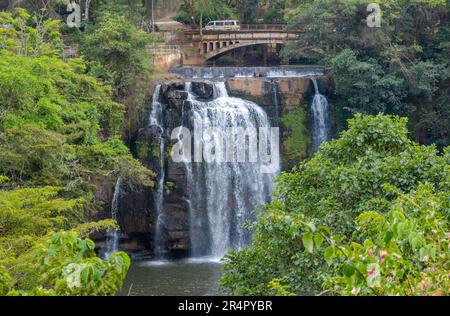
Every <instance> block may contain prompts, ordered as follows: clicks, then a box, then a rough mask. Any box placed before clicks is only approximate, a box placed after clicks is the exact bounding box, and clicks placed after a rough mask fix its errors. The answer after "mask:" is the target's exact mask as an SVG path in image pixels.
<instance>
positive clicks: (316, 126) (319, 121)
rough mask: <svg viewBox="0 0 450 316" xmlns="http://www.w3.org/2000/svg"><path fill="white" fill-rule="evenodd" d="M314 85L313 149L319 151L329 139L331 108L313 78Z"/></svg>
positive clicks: (312, 108)
mask: <svg viewBox="0 0 450 316" xmlns="http://www.w3.org/2000/svg"><path fill="white" fill-rule="evenodd" d="M311 80H312V82H313V84H314V90H315V95H314V98H313V102H312V105H311V112H312V116H313V130H312V141H313V143H312V149H313V151H317V150H319V148H320V145H321V144H322V143H323V142H325V141H327V140H328V139H329V137H330V136H329V126H330V122H329V108H328V100H327V98H326V97H325V96H324V95H322V94H320V91H319V85H318V83H317V80H316V79H315V78H311Z"/></svg>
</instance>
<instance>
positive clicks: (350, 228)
mask: <svg viewBox="0 0 450 316" xmlns="http://www.w3.org/2000/svg"><path fill="white" fill-rule="evenodd" d="M406 124H407V121H406V119H401V118H398V117H396V116H384V115H378V116H376V117H373V116H362V115H357V116H355V118H354V119H352V120H350V121H349V126H350V128H349V130H348V131H346V132H343V133H342V134H341V136H340V138H339V139H337V140H333V141H330V142H328V143H325V144H323V147H322V150H321V151H320V152H318V153H317V154H316V155H315V156H314V157H313V158H312V159H311V160H309V161H306V162H303V163H302V164H300V166H298V167H297V168H295V169H294V170H293V171H292V172H289V173H284V174H282V175H281V176H280V177H279V178H278V180H277V182H278V187H277V190H276V199H275V200H274V201H273V202H272V203H271V204H270V205H267V206H266V207H265V209H264V210H262V211H261V212H260V217H259V220H258V222H257V223H255V224H253V226H252V230H253V234H254V235H253V236H254V237H253V244H252V245H251V246H250V247H248V248H245V249H244V250H242V251H239V252H231V253H230V254H229V255H228V256H227V257H226V258H225V263H226V264H225V273H224V275H223V277H222V280H221V284H222V286H223V288H224V290H225V291H227V292H230V293H232V294H236V295H271V294H280V290H281V291H282V292H283V293H285V294H286V293H293V294H325V293H327V294H344V295H345V294H354V295H357V294H358V295H397V294H399V295H417V294H430V295H433V294H448V287H449V278H448V273H449V266H448V263H449V262H448V252H449V249H448V239H446V238H448V235H447V234H446V233H448V220H449V209H448V208H449V204H448V197H449V196H450V192H449V187H450V179H449V178H450V150H449V149H448V148H447V149H446V150H444V153H443V154H442V155H439V154H438V151H437V149H436V148H435V147H434V146H429V147H425V146H419V145H417V144H415V143H414V142H412V141H410V140H409V139H408V138H407V134H408V131H407V128H406ZM374 225H379V226H374ZM399 227H400V228H399ZM369 250H370V251H369ZM381 252H382V253H381ZM363 253H365V254H366V257H367V256H368V255H369V254H372V256H373V257H370V256H369V257H367V258H366V257H364V256H362V254H363ZM385 253H387V254H386V255H382V256H383V257H384V259H386V261H383V262H376V260H375V261H374V258H375V259H376V258H380V254H385ZM377 256H378V257H377ZM377 260H378V259H377ZM391 260H392V261H391ZM388 282H391V283H389V284H388ZM410 284H411V285H410Z"/></svg>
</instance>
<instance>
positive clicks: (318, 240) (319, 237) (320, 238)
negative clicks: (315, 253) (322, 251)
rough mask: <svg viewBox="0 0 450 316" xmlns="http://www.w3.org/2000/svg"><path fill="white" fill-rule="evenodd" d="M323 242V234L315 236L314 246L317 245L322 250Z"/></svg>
mask: <svg viewBox="0 0 450 316" xmlns="http://www.w3.org/2000/svg"><path fill="white" fill-rule="evenodd" d="M323 241H324V238H323V236H322V235H321V234H316V235H315V236H314V244H315V245H316V247H317V248H320V246H322V243H323Z"/></svg>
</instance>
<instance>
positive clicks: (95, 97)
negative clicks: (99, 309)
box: [0, 9, 153, 295]
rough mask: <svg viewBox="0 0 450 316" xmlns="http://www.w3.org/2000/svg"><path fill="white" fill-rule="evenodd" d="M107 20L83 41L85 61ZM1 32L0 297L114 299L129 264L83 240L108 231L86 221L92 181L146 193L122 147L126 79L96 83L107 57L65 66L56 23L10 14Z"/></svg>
mask: <svg viewBox="0 0 450 316" xmlns="http://www.w3.org/2000/svg"><path fill="white" fill-rule="evenodd" d="M105 20H107V17H105ZM105 20H102V22H101V24H100V25H101V26H100V27H99V28H98V29H96V31H90V32H87V33H86V35H84V36H86V37H89V40H88V41H86V42H87V44H86V45H87V46H86V47H85V48H84V49H85V50H86V52H87V54H86V55H87V56H88V57H90V56H91V55H90V54H89V52H90V51H89V44H92V45H96V46H99V45H100V43H98V41H96V40H95V34H96V32H102V29H103V28H104V27H106V26H104V24H103V23H107V22H104V21H105ZM0 24H1V25H9V27H2V28H0V38H1V41H0V104H1V112H0V175H1V181H0V185H1V187H2V190H1V191H0V266H1V268H0V271H1V272H0V275H1V277H0V294H10V295H113V294H115V292H116V291H117V288H118V287H119V286H120V285H121V283H122V281H123V279H124V278H125V275H126V272H127V270H128V267H129V263H130V262H129V258H128V256H127V255H126V254H124V253H118V254H114V255H113V256H111V257H110V258H109V259H108V260H107V261H104V260H101V259H99V258H97V257H96V254H95V252H94V243H93V242H92V241H91V240H89V239H88V238H87V237H88V236H89V234H90V233H91V232H93V231H96V230H106V229H111V228H115V227H116V223H114V222H113V221H111V220H106V221H101V222H96V223H88V222H86V220H85V218H86V215H87V214H92V213H94V212H95V211H96V210H97V209H98V208H99V207H100V205H96V204H94V203H93V193H94V190H95V187H94V184H95V182H96V181H97V180H101V179H109V181H111V182H115V179H116V178H118V177H122V179H124V180H126V181H127V182H128V183H130V184H132V183H138V184H141V185H147V186H151V185H152V176H153V174H152V172H151V171H149V170H148V169H147V168H145V167H144V166H142V165H141V163H140V162H138V161H137V160H135V159H134V158H133V157H132V156H131V154H130V151H129V149H128V148H127V147H126V146H125V144H124V143H123V142H122V140H121V134H120V129H121V126H122V123H123V119H124V112H125V106H124V105H123V104H121V103H119V102H118V101H120V96H119V94H120V91H121V90H120V87H122V86H125V85H127V84H129V85H131V84H130V83H129V82H130V80H129V79H128V78H124V77H123V76H121V74H120V73H119V74H117V75H116V77H113V80H106V79H105V77H102V75H103V74H104V73H106V72H107V69H108V68H107V66H108V60H107V59H106V58H103V59H101V58H98V60H100V61H101V62H103V63H100V65H99V66H98V65H93V63H92V62H86V61H84V60H83V59H82V58H76V59H71V60H69V61H64V60H63V59H62V57H63V42H62V38H61V31H60V30H61V25H60V21H59V20H53V19H47V18H42V17H41V18H38V17H37V16H32V15H30V14H29V13H27V12H26V11H25V10H23V9H16V10H14V11H13V12H11V13H7V12H1V13H0ZM124 25H126V24H125V23H124ZM139 32H140V31H138V30H137V29H134V28H132V27H130V28H129V29H128V30H124V31H123V34H125V35H129V37H128V38H127V37H119V38H117V39H116V44H119V43H120V40H123V41H124V44H125V42H126V43H127V45H134V44H135V43H134V42H132V41H129V38H134V37H139V36H140V34H138V35H136V34H137V33H139ZM111 41H112V40H110V42H111ZM140 41H143V40H141V39H136V42H140ZM112 46H114V47H115V48H116V49H117V50H119V47H118V45H112ZM142 46H143V44H141V45H140V46H139V45H136V48H135V50H138V49H142ZM105 49H107V48H105ZM96 52H97V53H101V50H97V51H96ZM127 52H128V53H129V52H130V50H129V49H128V50H127ZM131 52H133V50H131ZM109 56H113V54H110V55H109ZM92 58H94V57H92ZM111 58H114V57H111ZM131 58H132V59H133V61H135V62H136V64H132V65H130V64H128V65H127V67H140V65H139V59H138V58H134V57H131ZM111 62H112V61H111ZM100 67H103V68H102V69H105V70H104V71H102V72H101V74H102V75H98V76H96V75H97V74H98V73H99V72H100V71H99V68H100ZM143 67H144V66H142V68H143ZM94 70H95V71H94ZM116 70H120V68H119V67H116ZM137 71H140V72H142V73H144V72H145V70H144V69H138V70H137ZM108 79H109V78H108Z"/></svg>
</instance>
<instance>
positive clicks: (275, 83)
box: [272, 80, 280, 126]
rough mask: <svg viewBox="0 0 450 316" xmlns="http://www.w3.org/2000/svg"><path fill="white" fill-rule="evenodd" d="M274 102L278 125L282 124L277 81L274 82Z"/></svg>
mask: <svg viewBox="0 0 450 316" xmlns="http://www.w3.org/2000/svg"><path fill="white" fill-rule="evenodd" d="M272 102H273V105H274V106H275V115H276V124H277V126H278V125H279V124H280V122H279V120H280V103H279V102H278V84H277V82H276V81H275V80H273V81H272Z"/></svg>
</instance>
